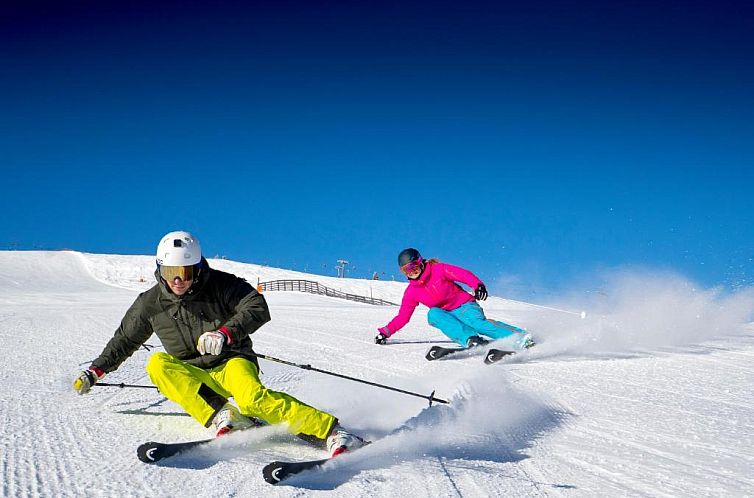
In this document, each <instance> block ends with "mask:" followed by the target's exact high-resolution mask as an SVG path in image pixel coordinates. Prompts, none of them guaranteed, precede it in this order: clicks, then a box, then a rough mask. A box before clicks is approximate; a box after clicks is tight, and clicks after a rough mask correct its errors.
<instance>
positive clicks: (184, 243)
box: [157, 231, 202, 266]
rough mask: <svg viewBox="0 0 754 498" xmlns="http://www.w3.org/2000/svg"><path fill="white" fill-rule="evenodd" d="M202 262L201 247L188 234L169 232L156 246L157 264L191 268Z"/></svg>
mask: <svg viewBox="0 0 754 498" xmlns="http://www.w3.org/2000/svg"><path fill="white" fill-rule="evenodd" d="M201 261H202V246H200V245H199V241H198V240H197V239H196V237H194V236H193V235H191V234H190V233H189V232H183V231H178V232H170V233H168V234H166V235H165V236H164V237H163V238H162V240H161V241H160V243H159V244H158V245H157V264H158V265H160V266H162V265H164V266H191V265H196V264H199V263H200V262H201Z"/></svg>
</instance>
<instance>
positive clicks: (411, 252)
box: [398, 247, 422, 268]
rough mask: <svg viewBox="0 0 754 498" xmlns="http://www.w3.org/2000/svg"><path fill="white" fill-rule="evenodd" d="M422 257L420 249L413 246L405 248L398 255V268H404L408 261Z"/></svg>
mask: <svg viewBox="0 0 754 498" xmlns="http://www.w3.org/2000/svg"><path fill="white" fill-rule="evenodd" d="M421 257H422V255H421V254H419V251H417V250H416V249H414V248H413V247H409V248H408V249H404V250H402V251H401V253H400V254H399V255H398V268H403V266H405V265H406V263H410V262H411V261H416V260H417V259H420V258H421Z"/></svg>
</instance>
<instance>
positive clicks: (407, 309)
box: [385, 287, 419, 337]
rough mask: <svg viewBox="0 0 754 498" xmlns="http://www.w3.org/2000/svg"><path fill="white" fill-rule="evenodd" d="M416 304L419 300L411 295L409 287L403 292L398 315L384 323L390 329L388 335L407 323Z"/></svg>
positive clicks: (417, 304)
mask: <svg viewBox="0 0 754 498" xmlns="http://www.w3.org/2000/svg"><path fill="white" fill-rule="evenodd" d="M417 306H419V301H417V300H416V299H414V298H413V297H412V296H411V288H410V287H409V288H408V289H406V292H405V293H404V294H403V299H402V300H401V307H400V309H399V310H398V315H397V316H396V317H395V318H393V319H392V320H391V321H390V323H388V324H387V325H386V327H387V329H388V330H389V331H390V335H388V337H390V336H391V335H393V334H395V333H396V332H398V331H399V330H400V329H402V328H403V327H404V326H405V325H406V324H407V323H408V321H409V320H411V315H413V314H414V310H415V309H416V307H417ZM385 335H387V334H385Z"/></svg>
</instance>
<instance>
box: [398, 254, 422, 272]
mask: <svg viewBox="0 0 754 498" xmlns="http://www.w3.org/2000/svg"><path fill="white" fill-rule="evenodd" d="M423 264H424V260H423V259H422V258H416V259H415V260H413V261H409V262H408V263H406V264H405V265H403V266H401V271H402V272H403V274H404V275H409V274H411V273H414V272H415V271H416V270H421V267H422V265H423Z"/></svg>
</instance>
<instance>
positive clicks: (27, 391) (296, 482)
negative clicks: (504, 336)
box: [0, 252, 754, 498]
mask: <svg viewBox="0 0 754 498" xmlns="http://www.w3.org/2000/svg"><path fill="white" fill-rule="evenodd" d="M211 264H212V265H213V266H215V267H217V268H219V269H222V270H226V271H231V272H234V273H236V274H238V275H241V276H243V277H245V278H247V279H248V280H249V281H250V282H252V283H256V282H257V281H258V280H262V281H265V280H271V279H277V278H308V279H313V280H318V281H320V282H322V283H323V284H325V285H328V286H331V287H334V288H338V289H339V290H342V291H346V292H352V293H359V294H363V295H372V296H374V297H381V298H383V299H388V300H391V301H394V302H398V301H399V300H400V296H401V294H402V291H403V288H404V286H405V284H404V283H400V282H374V281H368V280H351V279H336V278H326V277H321V276H314V275H303V274H300V273H296V272H290V271H285V270H278V269H272V268H264V267H259V266H256V265H249V264H241V263H234V262H230V261H224V260H212V261H211ZM152 270H153V258H152V257H149V256H143V257H139V256H114V255H94V254H81V253H75V252H0V358H1V359H0V366H1V368H2V377H3V389H2V390H0V401H1V403H0V425H1V426H2V428H3V429H2V430H3V437H2V443H0V465H1V466H2V493H3V496H7V497H25V496H43V497H68V496H70V497H86V496H102V497H114V496H117V497H126V496H139V497H141V496H150V497H156V496H165V497H168V496H170V497H174V496H201V497H228V496H243V497H258V496H265V497H268V496H342V497H363V496H367V497H377V496H384V497H395V496H411V497H412V498H419V497H444V496H449V497H451V496H466V497H477V496H479V497H482V496H668V497H671V496H672V497H677V496H751V495H754V477H752V476H754V471H753V470H754V416H753V413H754V412H753V409H752V406H754V403H752V400H754V387H753V386H754V363H753V362H752V360H754V332H753V331H752V329H751V327H750V326H749V325H747V323H748V322H749V321H750V320H751V316H750V314H751V310H752V309H753V308H752V303H754V299H752V297H751V294H750V293H741V294H738V295H735V296H727V297H726V296H723V295H721V293H719V292H717V291H698V290H695V289H693V288H691V287H690V286H689V285H688V284H687V283H686V282H683V281H682V280H678V279H677V280H675V281H673V280H672V279H671V281H670V282H668V279H667V278H664V277H662V278H658V279H652V278H650V279H649V281H648V280H647V279H646V278H642V279H640V281H639V282H632V281H631V279H630V278H629V279H624V280H622V283H621V284H620V285H617V286H616V287H615V288H614V289H613V292H612V294H611V296H610V297H611V299H613V300H614V301H613V302H610V303H604V304H605V308H604V309H601V310H599V312H598V313H595V312H594V310H589V311H590V315H589V316H588V317H587V319H585V320H581V319H580V318H578V316H575V315H570V314H565V313H557V312H548V311H546V310H543V309H542V308H538V307H534V306H528V305H526V304H524V303H518V302H514V301H507V300H504V299H500V298H495V297H491V298H489V299H488V300H487V301H485V302H484V303H483V306H484V308H485V310H486V312H487V314H488V316H490V317H494V318H498V319H501V320H506V321H509V322H511V323H514V324H516V325H521V326H525V327H528V328H529V329H530V330H531V331H532V332H533V333H534V335H535V337H536V338H537V339H538V341H539V343H540V344H539V345H538V346H537V348H535V349H534V350H532V351H530V352H528V353H526V354H523V355H520V356H518V357H515V358H512V359H510V360H506V361H504V362H502V363H499V364H497V365H493V366H485V365H483V363H482V359H481V357H472V358H464V359H453V360H446V361H437V362H433V363H430V362H427V361H426V360H425V359H424V354H425V352H426V350H427V349H428V347H429V345H430V344H442V343H444V342H446V341H445V339H444V337H443V336H442V335H441V334H440V333H439V332H437V331H436V330H434V329H432V328H431V327H430V326H428V325H427V323H426V309H421V308H420V311H418V312H417V314H416V315H415V316H414V319H413V321H412V322H411V323H410V324H409V326H408V327H406V328H405V329H404V330H403V331H401V332H400V333H399V334H398V335H396V336H395V338H394V339H393V340H392V341H391V343H390V344H389V345H388V346H383V347H381V346H377V345H375V344H373V342H372V338H373V336H374V333H375V329H376V328H377V327H378V326H381V325H383V324H384V323H386V322H387V321H388V320H389V319H390V318H391V317H392V316H393V314H394V313H395V311H396V308H394V307H376V306H370V305H364V304H357V303H351V302H346V301H341V300H336V299H331V298H326V297H322V296H314V295H307V294H300V293H293V292H277V293H276V292H269V293H266V294H265V297H266V299H267V301H268V303H269V305H270V309H271V313H272V317H273V319H272V321H271V322H270V323H269V324H267V325H265V326H264V327H262V328H261V329H260V330H259V331H257V333H255V334H254V336H253V338H254V341H255V348H256V349H257V351H258V352H260V353H264V354H267V355H270V356H275V357H277V358H281V359H284V360H287V361H293V362H296V363H303V364H311V365H312V366H315V367H317V368H321V369H326V370H331V371H334V372H337V373H341V374H345V375H350V376H354V377H359V378H363V379H366V380H369V381H373V382H380V383H384V384H388V385H391V386H394V387H398V388H401V389H406V390H409V391H414V392H417V393H421V394H423V395H428V394H429V393H430V392H432V391H436V393H435V395H436V396H437V397H439V398H444V399H448V400H450V401H451V403H450V405H441V404H435V405H433V406H432V407H428V403H427V402H426V400H423V399H421V398H416V397H410V396H405V395H401V394H398V393H394V392H390V391H386V390H381V389H377V388H374V387H370V386H366V385H363V384H357V383H354V382H350V381H347V380H342V379H338V378H334V377H330V376H326V375H323V374H319V373H315V372H310V371H305V370H301V369H296V368H293V367H289V366H285V365H281V364H278V363H272V362H267V361H262V368H263V373H264V375H263V381H264V382H265V383H266V384H267V385H268V386H269V387H271V388H274V389H278V390H283V391H286V392H289V393H291V394H294V395H296V396H298V397H299V398H300V399H302V400H304V401H306V402H308V403H309V404H312V405H314V406H317V407H319V408H322V409H324V410H327V411H330V412H331V413H333V414H335V415H337V416H338V417H339V418H340V419H341V421H342V422H343V423H344V425H346V426H348V427H350V428H351V429H353V430H354V431H355V432H357V433H360V434H362V435H364V436H366V437H368V438H369V439H371V440H372V441H374V443H373V444H372V445H370V446H369V447H368V448H365V449H364V450H362V451H359V452H357V453H354V454H351V455H345V456H343V457H340V458H338V459H337V460H336V461H333V462H331V463H329V464H328V465H327V466H326V468H324V469H322V470H321V471H313V472H309V473H305V474H301V475H299V476H297V477H295V478H292V479H291V480H290V481H287V482H286V483H285V484H283V485H280V486H277V487H273V486H270V485H268V484H266V483H265V482H264V481H263V480H262V476H261V468H262V466H263V465H264V464H266V463H268V462H270V461H272V460H274V459H309V458H317V457H321V456H322V453H321V452H320V451H319V450H316V449H314V448H312V447H310V446H308V445H307V444H306V443H304V442H302V441H300V440H298V439H296V438H294V437H291V436H289V435H287V434H285V433H284V432H281V431H280V430H278V429H276V428H263V429H258V430H254V431H248V432H246V433H241V434H232V435H230V436H228V437H226V438H223V439H221V440H218V441H216V442H214V443H212V444H211V445H210V446H209V447H205V448H200V449H196V450H194V451H191V452H189V453H186V454H184V455H179V456H177V457H174V458H172V459H170V460H167V461H166V462H165V464H164V465H160V466H157V465H151V466H150V465H146V464H143V463H141V462H139V461H138V460H137V459H136V454H135V450H136V447H137V446H138V445H139V444H140V443H142V442H144V441H148V440H156V441H179V440H191V439H196V438H204V437H207V436H209V435H210V432H209V430H208V429H205V428H203V427H202V426H201V425H200V424H198V423H197V422H195V421H194V420H193V419H191V418H190V417H188V416H187V415H185V414H184V413H183V412H182V410H181V409H180V408H179V407H177V406H176V405H175V404H173V403H172V402H169V401H167V400H165V399H164V398H163V397H162V396H161V395H159V394H158V393H157V392H156V391H155V390H152V389H118V388H107V387H95V388H94V389H93V390H92V393H90V394H89V395H87V396H78V395H76V394H75V393H74V392H73V390H72V387H71V383H72V381H73V379H74V377H75V375H76V373H77V372H78V371H79V370H81V369H82V368H85V367H86V366H87V365H88V362H89V361H91V360H92V359H94V358H95V357H96V356H97V355H98V354H99V352H100V351H101V350H102V348H103V346H104V345H105V343H106V342H107V341H108V340H109V338H110V337H111V336H112V333H113V331H114V330H115V328H116V327H117V326H118V323H119V321H120V319H121V317H122V314H123V313H124V312H125V310H126V309H127V308H128V306H130V304H131V303H132V302H133V300H134V298H135V297H136V295H137V294H138V292H140V291H142V290H145V289H147V288H148V287H149V286H151V285H152V276H151V272H152ZM142 277H143V278H144V279H145V282H141V281H140V279H141V278H142ZM637 285H639V287H641V292H638V291H635V288H636V286H637ZM149 344H150V345H151V346H153V348H152V351H154V350H160V346H159V342H158V341H157V340H156V339H155V338H152V340H150V342H149ZM150 354H152V352H151V351H147V350H144V349H142V350H140V351H138V352H137V353H136V354H134V355H133V356H132V357H131V358H130V359H129V360H128V361H127V362H126V363H124V364H123V366H122V367H121V368H120V369H119V370H118V371H116V372H114V373H112V374H110V375H108V377H107V378H106V380H107V381H110V382H125V383H133V384H148V382H149V381H148V379H147V377H146V374H145V372H144V365H145V362H146V361H147V358H148V357H149V355H150Z"/></svg>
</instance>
